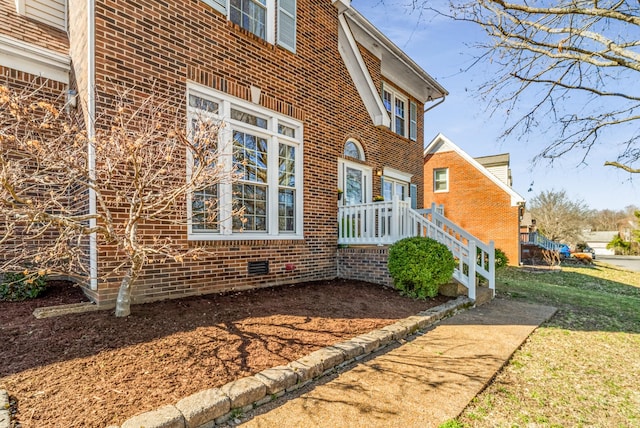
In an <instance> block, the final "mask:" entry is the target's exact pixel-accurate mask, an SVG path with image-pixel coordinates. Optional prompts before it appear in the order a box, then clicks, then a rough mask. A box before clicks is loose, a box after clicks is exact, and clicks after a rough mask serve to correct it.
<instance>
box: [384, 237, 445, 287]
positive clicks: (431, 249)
mask: <svg viewBox="0 0 640 428" xmlns="http://www.w3.org/2000/svg"><path fill="white" fill-rule="evenodd" d="M388 267H389V273H390V274H391V277H392V278H393V282H394V285H395V287H396V288H397V289H398V290H400V291H401V292H402V293H403V294H405V295H407V296H410V297H414V298H419V299H425V298H427V297H435V296H436V295H437V294H438V288H439V286H440V285H441V284H444V283H446V282H448V281H449V280H450V279H451V277H452V276H453V269H454V267H455V261H454V259H453V255H452V254H451V252H450V251H449V249H448V248H447V247H446V246H445V245H444V244H441V243H439V242H437V241H435V240H433V239H431V238H422V237H414V238H405V239H402V240H400V241H398V242H396V243H395V244H393V245H392V246H391V247H390V248H389V262H388Z"/></svg>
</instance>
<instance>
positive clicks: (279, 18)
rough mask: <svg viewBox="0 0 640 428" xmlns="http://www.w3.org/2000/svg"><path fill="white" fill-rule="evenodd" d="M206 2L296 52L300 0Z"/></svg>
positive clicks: (269, 39)
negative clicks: (298, 2)
mask: <svg viewBox="0 0 640 428" xmlns="http://www.w3.org/2000/svg"><path fill="white" fill-rule="evenodd" d="M202 1H203V2H204V3H206V4H208V5H210V6H211V7H213V8H214V9H215V10H217V11H219V12H221V13H223V14H225V15H226V16H227V17H228V18H229V20H230V21H231V22H233V23H235V24H237V25H239V26H240V27H242V28H244V29H245V30H247V31H249V32H251V33H252V34H254V35H256V36H257V37H260V38H261V39H264V40H266V41H267V42H269V43H274V44H275V43H277V44H278V45H280V46H282V47H284V48H286V49H288V50H290V51H291V52H295V50H296V0H202ZM276 29H277V32H276Z"/></svg>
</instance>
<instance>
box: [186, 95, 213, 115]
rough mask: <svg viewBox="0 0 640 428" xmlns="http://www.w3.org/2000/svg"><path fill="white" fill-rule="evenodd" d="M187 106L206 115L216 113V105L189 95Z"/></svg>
mask: <svg viewBox="0 0 640 428" xmlns="http://www.w3.org/2000/svg"><path fill="white" fill-rule="evenodd" d="M189 106H190V107H194V108H197V109H198V110H202V111H206V112H208V113H218V103H217V102H215V101H211V100H207V99H204V98H201V97H198V96H196V95H189Z"/></svg>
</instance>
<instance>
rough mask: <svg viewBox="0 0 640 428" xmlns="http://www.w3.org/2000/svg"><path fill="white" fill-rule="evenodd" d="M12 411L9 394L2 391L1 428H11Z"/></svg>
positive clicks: (0, 400) (0, 407)
mask: <svg viewBox="0 0 640 428" xmlns="http://www.w3.org/2000/svg"><path fill="white" fill-rule="evenodd" d="M10 411H11V410H10V409H9V394H8V393H7V391H5V390H3V389H0V428H9V427H10V426H11V415H10V413H9V412H10Z"/></svg>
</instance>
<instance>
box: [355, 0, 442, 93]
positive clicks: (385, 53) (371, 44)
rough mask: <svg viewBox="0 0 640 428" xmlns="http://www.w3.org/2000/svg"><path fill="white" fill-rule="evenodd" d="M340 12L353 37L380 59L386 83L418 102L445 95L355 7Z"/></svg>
mask: <svg viewBox="0 0 640 428" xmlns="http://www.w3.org/2000/svg"><path fill="white" fill-rule="evenodd" d="M344 15H345V16H346V17H347V18H348V22H349V24H350V27H351V31H352V33H353V37H354V38H355V40H356V41H357V42H358V43H359V44H361V45H362V46H363V47H364V48H365V49H367V50H368V51H369V52H371V53H373V54H374V55H376V56H377V57H378V58H379V59H380V64H381V65H380V72H381V73H382V75H383V76H385V77H386V78H387V79H389V81H390V82H392V83H393V84H394V85H396V86H398V87H399V88H401V89H403V90H405V91H406V92H407V93H409V94H410V95H411V96H414V97H416V98H417V99H418V100H420V101H421V102H422V103H425V102H427V101H430V100H435V99H437V98H442V97H444V96H446V95H448V94H449V93H448V92H447V90H446V89H444V88H443V87H442V86H441V85H440V84H439V83H438V82H436V81H435V79H433V77H431V76H430V75H429V74H428V73H427V72H426V71H424V70H423V69H422V68H421V67H420V66H419V65H418V64H416V63H415V61H413V60H412V59H411V58H409V56H408V55H407V54H406V53H404V52H403V51H402V50H401V49H400V48H399V47H397V46H396V45H395V44H393V42H392V41H391V40H389V39H388V38H387V36H385V35H384V34H382V33H381V32H380V30H378V29H377V28H376V27H375V26H374V25H373V24H371V23H370V22H369V21H367V19H366V18H365V17H364V16H362V15H361V14H360V13H359V12H358V11H357V10H355V9H353V8H350V9H348V10H347V11H345V13H344Z"/></svg>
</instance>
